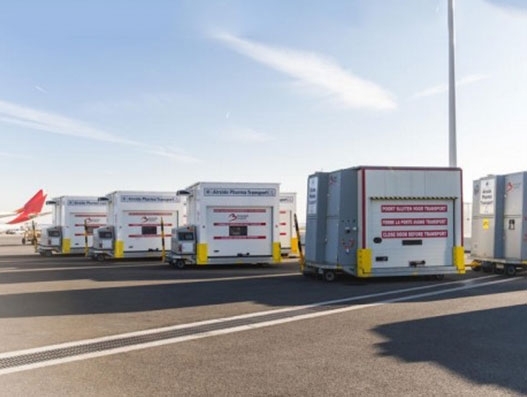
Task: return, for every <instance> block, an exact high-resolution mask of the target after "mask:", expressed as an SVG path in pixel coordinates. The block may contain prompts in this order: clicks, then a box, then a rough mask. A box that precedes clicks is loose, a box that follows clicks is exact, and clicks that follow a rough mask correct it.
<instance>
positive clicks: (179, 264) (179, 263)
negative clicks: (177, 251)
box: [174, 259, 185, 270]
mask: <svg viewBox="0 0 527 397" xmlns="http://www.w3.org/2000/svg"><path fill="white" fill-rule="evenodd" d="M174 266H175V268H176V269H180V270H181V269H184V268H185V261H184V260H183V259H178V260H177V261H176V263H175V264H174Z"/></svg>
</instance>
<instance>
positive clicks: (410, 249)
mask: <svg viewBox="0 0 527 397" xmlns="http://www.w3.org/2000/svg"><path fill="white" fill-rule="evenodd" d="M453 210H454V201H453V200H424V201H422V200H418V199H417V200H396V201H393V200H391V201H390V200H373V201H372V202H371V203H370V209H369V214H370V216H369V217H368V223H367V235H366V241H368V246H369V247H370V248H371V249H372V260H373V267H374V268H390V267H401V266H412V264H414V265H415V266H426V265H433V266H441V265H445V266H451V265H452V247H453V246H454V218H453V213H454V211H453Z"/></svg>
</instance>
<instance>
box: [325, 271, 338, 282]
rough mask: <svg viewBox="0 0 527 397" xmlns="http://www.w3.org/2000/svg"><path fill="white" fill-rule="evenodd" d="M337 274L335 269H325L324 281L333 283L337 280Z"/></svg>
mask: <svg viewBox="0 0 527 397" xmlns="http://www.w3.org/2000/svg"><path fill="white" fill-rule="evenodd" d="M336 277H337V276H336V274H335V272H334V271H333V270H325V271H324V281H327V282H328V283H331V282H333V281H335V278H336Z"/></svg>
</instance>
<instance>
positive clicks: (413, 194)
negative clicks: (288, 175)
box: [304, 167, 465, 281]
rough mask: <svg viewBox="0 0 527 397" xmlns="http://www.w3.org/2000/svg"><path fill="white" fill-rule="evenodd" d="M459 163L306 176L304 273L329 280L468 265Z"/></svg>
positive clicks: (436, 272)
mask: <svg viewBox="0 0 527 397" xmlns="http://www.w3.org/2000/svg"><path fill="white" fill-rule="evenodd" d="M461 178H462V175H461V169H459V168H409V167H356V168H349V169H344V170H338V171H335V172H329V173H328V172H318V173H315V174H313V175H311V176H309V178H308V191H307V195H308V199H307V217H306V220H307V225H306V242H305V249H306V252H305V267H304V272H306V273H309V272H316V273H318V274H321V275H323V276H324V278H325V279H326V280H327V281H331V280H333V279H334V277H335V273H336V272H337V271H343V272H346V273H349V274H351V275H354V276H356V277H378V276H414V275H436V276H438V277H442V276H443V275H444V274H449V273H458V274H463V273H464V272H465V263H464V250H463V229H462V225H463V197H462V180H461Z"/></svg>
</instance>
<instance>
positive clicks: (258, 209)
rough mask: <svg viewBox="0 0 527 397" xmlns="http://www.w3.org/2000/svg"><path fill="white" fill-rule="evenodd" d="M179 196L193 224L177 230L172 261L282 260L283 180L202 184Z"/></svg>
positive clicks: (171, 252) (205, 262)
mask: <svg viewBox="0 0 527 397" xmlns="http://www.w3.org/2000/svg"><path fill="white" fill-rule="evenodd" d="M180 194H184V195H186V196H187V208H188V212H187V216H188V225H187V226H184V227H181V228H177V229H176V230H174V231H173V236H172V241H171V251H170V253H169V254H168V256H167V261H168V262H169V263H170V264H172V265H175V266H176V267H179V268H181V267H183V266H185V264H198V265H207V264H236V263H278V262H280V261H281V253H280V231H279V208H280V200H279V184H277V183H236V182H232V183H215V182H199V183H196V184H194V185H192V186H190V187H189V188H187V189H185V190H184V191H180Z"/></svg>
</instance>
